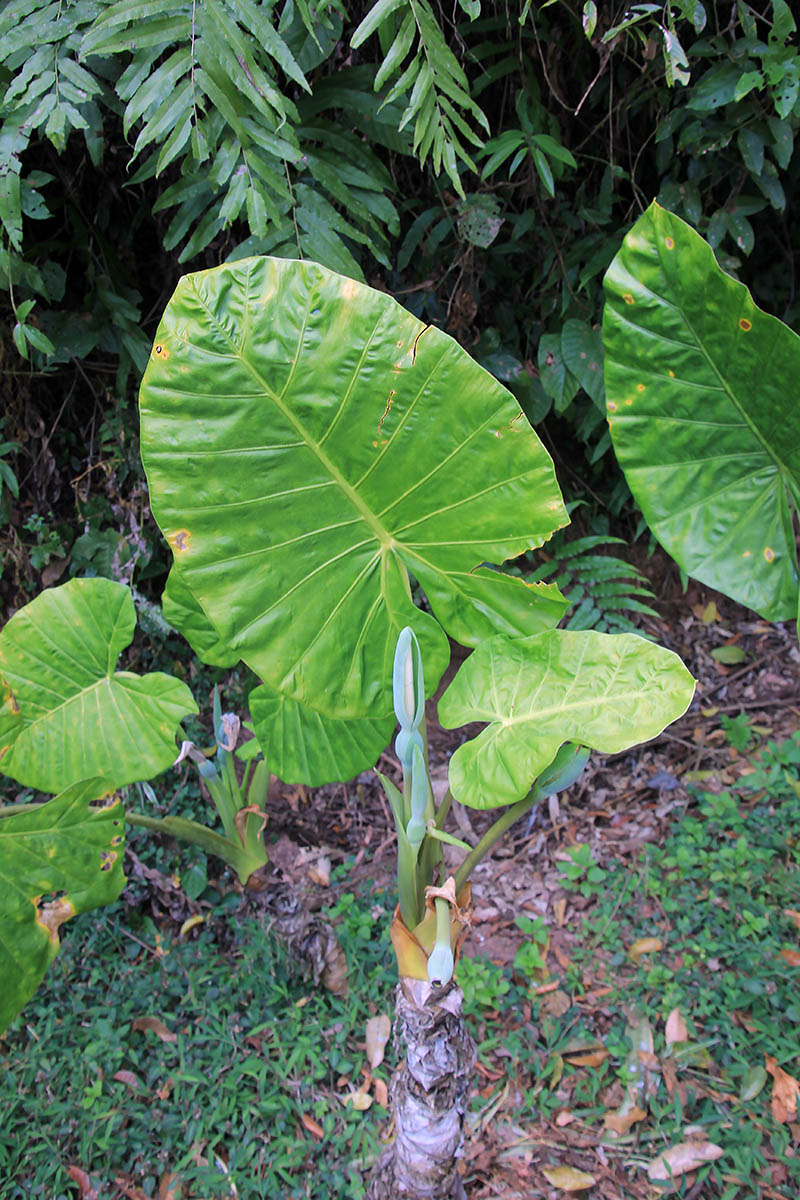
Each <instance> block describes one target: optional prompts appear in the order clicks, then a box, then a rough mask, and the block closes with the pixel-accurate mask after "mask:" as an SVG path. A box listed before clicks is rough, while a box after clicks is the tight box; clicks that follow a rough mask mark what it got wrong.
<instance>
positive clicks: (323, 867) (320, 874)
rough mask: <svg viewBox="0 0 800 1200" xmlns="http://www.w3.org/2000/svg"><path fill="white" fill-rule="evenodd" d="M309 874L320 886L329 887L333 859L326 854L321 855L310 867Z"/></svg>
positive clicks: (312, 880) (313, 881)
mask: <svg viewBox="0 0 800 1200" xmlns="http://www.w3.org/2000/svg"><path fill="white" fill-rule="evenodd" d="M308 876H309V879H310V880H311V882H312V883H316V884H317V886H318V887H327V886H328V884H329V883H330V881H331V860H330V859H329V858H328V856H327V855H326V854H322V855H320V857H319V858H318V859H317V861H316V863H314V864H313V865H312V866H310V867H309V868H308Z"/></svg>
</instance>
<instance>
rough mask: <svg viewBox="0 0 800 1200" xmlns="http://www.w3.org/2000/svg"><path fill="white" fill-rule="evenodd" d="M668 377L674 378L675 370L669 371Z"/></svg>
mask: <svg viewBox="0 0 800 1200" xmlns="http://www.w3.org/2000/svg"><path fill="white" fill-rule="evenodd" d="M669 377H670V379H674V378H675V372H674V371H670V373H669Z"/></svg>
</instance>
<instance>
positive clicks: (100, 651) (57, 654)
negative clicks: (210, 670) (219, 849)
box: [0, 579, 197, 792]
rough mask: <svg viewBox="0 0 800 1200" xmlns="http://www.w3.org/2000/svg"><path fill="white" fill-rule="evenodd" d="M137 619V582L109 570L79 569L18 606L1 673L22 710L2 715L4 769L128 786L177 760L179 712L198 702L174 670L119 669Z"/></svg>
mask: <svg viewBox="0 0 800 1200" xmlns="http://www.w3.org/2000/svg"><path fill="white" fill-rule="evenodd" d="M135 625H136V612H135V609H134V606H133V599H132V597H131V594H130V591H129V589H128V588H126V587H125V586H124V585H123V584H121V583H113V582H112V581H111V580H109V579H72V580H70V582H69V583H65V584H63V586H61V587H58V588H49V589H48V590H47V591H44V592H42V593H41V595H39V596H37V597H36V599H35V600H32V601H31V603H30V604H27V605H26V606H25V608H22V609H20V610H19V612H17V613H15V615H14V616H13V617H12V618H11V620H10V621H9V622H8V623H7V624H6V626H5V627H4V629H3V630H2V632H0V675H1V676H2V678H3V680H4V681H5V684H6V685H7V687H8V688H9V689H10V692H11V699H10V701H9V702H8V703H9V704H10V705H12V706H13V705H15V706H16V707H17V708H18V710H19V718H20V719H19V720H18V721H16V722H15V723H14V725H13V726H12V727H10V728H9V729H8V730H6V722H5V721H4V722H3V732H4V737H3V741H4V744H5V745H6V746H7V747H8V749H7V750H6V751H5V753H4V754H3V756H2V759H0V770H2V772H3V774H5V775H10V776H11V778H12V779H16V780H17V781H18V782H19V783H22V784H24V785H25V786H26V787H33V788H38V789H39V790H40V791H43V792H57V791H59V789H61V788H63V787H64V786H65V785H66V784H70V783H75V782H77V781H78V780H80V779H86V778H88V777H89V776H95V775H96V776H100V777H102V778H103V779H104V780H105V782H106V784H107V786H108V787H109V788H116V787H123V786H124V785H125V784H128V783H133V782H134V781H135V780H141V779H150V778H151V777H152V776H153V775H157V774H158V773H159V772H160V771H163V770H165V769H166V768H167V767H168V766H169V765H170V763H171V762H172V761H173V759H174V758H175V750H176V747H175V735H176V732H177V729H178V725H179V722H180V721H181V719H182V718H183V717H184V716H186V714H187V713H192V712H197V706H196V705H195V703H194V700H193V699H192V695H191V692H190V691H189V689H188V688H187V687H186V685H185V684H183V683H181V682H180V680H178V679H173V678H172V677H171V676H169V675H163V674H161V673H160V672H156V673H153V674H150V675H144V676H139V675H134V674H132V673H131V672H129V671H120V672H117V673H116V674H115V673H114V666H115V664H116V660H117V658H118V656H119V653H120V651H121V650H122V649H124V647H125V646H127V645H128V643H129V642H130V640H131V638H132V637H133V631H134V628H135ZM0 711H3V712H4V711H5V709H3V710H0Z"/></svg>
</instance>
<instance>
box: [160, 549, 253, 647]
mask: <svg viewBox="0 0 800 1200" xmlns="http://www.w3.org/2000/svg"><path fill="white" fill-rule="evenodd" d="M161 607H162V610H163V612H164V617H165V619H166V620H167V621H169V623H170V625H172V627H173V628H174V629H177V631H178V633H181V634H183V636H184V637H185V638H186V640H187V642H188V643H189V645H190V646H191V647H192V649H193V650H194V652H195V654H196V655H197V657H198V658H199V659H201V661H202V662H204V663H208V665H209V666H211V667H235V666H236V664H237V663H238V661H239V655H238V654H237V653H236V651H235V650H231V648H230V646H229V645H228V644H227V642H226V641H225V640H224V639H223V638H221V637H220V636H219V634H218V633H217V631H216V629H215V628H214V626H213V625H212V624H211V622H210V621H209V619H208V617H207V616H206V614H205V613H204V612H203V610H202V608H201V607H200V605H199V604H198V603H197V600H196V599H195V595H194V592H193V591H192V589H191V588H190V587H188V586H187V584H186V581H185V580H184V578H183V576H182V575H181V573H180V571H179V570H178V568H177V567H176V566H175V565H174V564H173V566H172V570H171V571H170V573H169V575H168V576H167V582H166V584H165V586H164V593H163V595H162V597H161Z"/></svg>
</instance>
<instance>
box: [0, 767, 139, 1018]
mask: <svg viewBox="0 0 800 1200" xmlns="http://www.w3.org/2000/svg"><path fill="white" fill-rule="evenodd" d="M103 788H104V785H103V782H102V780H98V779H89V780H82V781H81V782H80V783H76V784H73V785H72V786H71V787H69V788H67V790H66V791H64V792H62V793H61V795H60V796H56V797H55V799H53V800H50V801H49V802H48V803H47V804H44V805H42V807H41V808H37V809H36V810H35V811H33V812H27V813H19V814H17V815H14V816H10V817H3V818H2V819H0V976H2V979H3V986H2V988H0V1033H2V1031H3V1030H4V1029H5V1028H6V1026H7V1025H8V1023H9V1022H10V1021H11V1020H12V1019H13V1017H15V1016H16V1014H17V1013H18V1012H19V1011H20V1009H21V1008H22V1006H23V1005H24V1004H26V1003H27V1001H28V1000H29V999H30V997H31V996H32V995H33V993H34V992H35V991H36V989H37V987H38V986H39V984H40V982H41V980H42V977H43V975H44V973H45V971H46V970H47V968H48V966H49V965H50V963H51V962H52V960H53V959H54V958H55V956H56V954H57V953H58V949H59V945H60V942H59V936H58V928H59V926H60V925H61V924H63V922H64V921H66V920H69V918H70V917H73V916H75V915H76V914H77V913H82V912H86V911H87V909H90V908H97V907H98V906H99V905H102V904H111V902H112V901H114V900H116V898H117V896H118V895H119V894H120V892H121V891H122V888H123V886H124V884H125V876H124V875H123V873H122V851H123V845H124V841H125V814H124V812H123V810H122V805H121V804H120V802H119V800H117V801H115V802H114V803H113V804H111V805H110V806H109V807H107V808H100V809H92V808H90V807H89V801H90V800H94V799H96V798H97V796H98V795H99V794H100V793H101V792H102V791H103ZM60 893H63V895H62V894H60Z"/></svg>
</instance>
